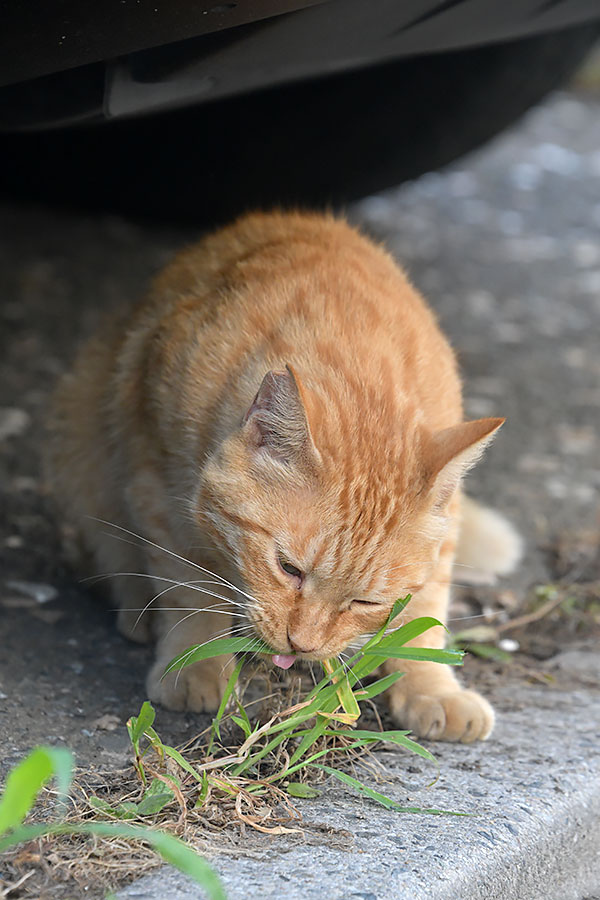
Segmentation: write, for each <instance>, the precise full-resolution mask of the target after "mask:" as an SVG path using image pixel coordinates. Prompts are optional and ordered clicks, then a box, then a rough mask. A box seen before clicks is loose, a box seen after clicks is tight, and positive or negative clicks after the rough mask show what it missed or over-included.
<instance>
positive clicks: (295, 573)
mask: <svg viewBox="0 0 600 900" xmlns="http://www.w3.org/2000/svg"><path fill="white" fill-rule="evenodd" d="M277 559H278V562H279V565H280V566H281V568H282V569H283V571H284V572H285V573H286V575H291V576H292V578H298V580H299V581H302V580H303V578H304V573H303V572H301V571H300V569H299V568H298V567H297V566H293V565H292V564H291V562H288V561H287V559H284V558H283V557H282V556H278V557H277Z"/></svg>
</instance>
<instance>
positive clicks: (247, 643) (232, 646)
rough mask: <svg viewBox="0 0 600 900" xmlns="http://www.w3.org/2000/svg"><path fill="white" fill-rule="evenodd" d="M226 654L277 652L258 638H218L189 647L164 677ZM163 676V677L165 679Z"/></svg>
mask: <svg viewBox="0 0 600 900" xmlns="http://www.w3.org/2000/svg"><path fill="white" fill-rule="evenodd" d="M225 653H275V651H274V650H273V649H272V648H271V647H269V645H268V644H265V642H264V641H261V640H260V638H256V637H227V638H216V639H215V640H214V641H208V643H206V644H197V645H195V646H193V647H188V649H187V650H184V651H183V653H179V654H178V655H177V656H176V657H175V658H174V659H172V660H171V662H170V663H169V665H168V666H167V668H166V669H165V671H164V675H167V674H168V673H169V672H175V671H179V669H183V668H185V666H191V665H192V664H193V663H195V662H200V660H203V659H212V658H213V657H214V656H223V654H225ZM164 675H163V677H164Z"/></svg>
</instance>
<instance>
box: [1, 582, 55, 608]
mask: <svg viewBox="0 0 600 900" xmlns="http://www.w3.org/2000/svg"><path fill="white" fill-rule="evenodd" d="M6 586H7V587H8V588H10V589H11V590H13V591H18V593H19V594H24V595H25V596H26V597H31V599H32V600H35V602H36V603H50V601H51V600H55V599H56V597H58V591H57V590H56V588H55V587H52V585H51V584H38V583H37V582H34V581H7V582H6Z"/></svg>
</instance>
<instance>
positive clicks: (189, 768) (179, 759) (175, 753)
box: [162, 744, 202, 781]
mask: <svg viewBox="0 0 600 900" xmlns="http://www.w3.org/2000/svg"><path fill="white" fill-rule="evenodd" d="M162 747H163V750H164V752H165V753H166V755H167V756H170V757H171V759H174V760H175V762H176V763H179V765H180V766H181V768H182V769H185V771H186V772H189V773H190V775H193V776H194V778H195V779H196V781H202V776H201V775H200V773H199V772H196V770H195V768H194V767H193V765H192V764H191V763H189V762H188V761H187V759H185V757H184V756H182V755H181V753H180V752H179V750H176V749H175V747H169V745H168V744H163V745H162Z"/></svg>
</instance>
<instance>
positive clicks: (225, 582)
mask: <svg viewBox="0 0 600 900" xmlns="http://www.w3.org/2000/svg"><path fill="white" fill-rule="evenodd" d="M87 518H89V519H91V520H92V521H94V522H100V523H101V524H102V525H108V527H109V528H116V529H118V530H119V531H122V532H124V533H125V534H128V535H130V536H131V537H134V538H137V539H138V540H140V541H143V542H144V543H145V544H148V546H150V547H155V548H156V549H157V550H160V551H161V552H162V553H167V554H168V555H169V556H172V557H173V558H174V559H177V560H179V561H180V562H182V563H184V565H188V566H192V568H194V569H198V570H199V571H200V572H204V574H205V575H212V577H213V578H217V579H219V580H220V581H221V582H222V584H223V585H226V586H227V587H230V588H232V590H234V591H238V593H240V594H242V595H243V596H244V597H247V598H248V600H252V601H253V602H254V603H257V602H258V601H257V599H256V597H253V596H252V595H251V594H247V593H246V592H245V591H243V590H242V589H241V588H238V587H236V585H234V584H232V583H231V582H230V581H228V580H227V579H226V578H223V577H222V576H221V575H219V574H218V573H217V572H212V571H211V570H210V569H206V568H205V567H204V566H201V565H200V564H199V563H195V562H192V561H191V560H190V559H186V558H185V557H184V556H180V555H179V554H178V553H175V551H174V550H168V549H167V548H166V547H161V545H160V544H157V543H155V541H151V540H150V539H149V538H145V537H143V535H141V534H137V533H136V532H135V531H131V530H130V529H129V528H125V527H124V526H123V525H117V524H116V523H115V522H109V521H108V520H107V519H100V518H98V517H97V516H87Z"/></svg>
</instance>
